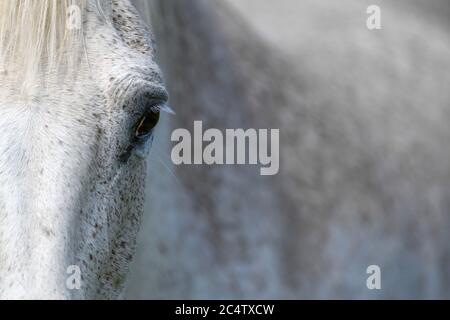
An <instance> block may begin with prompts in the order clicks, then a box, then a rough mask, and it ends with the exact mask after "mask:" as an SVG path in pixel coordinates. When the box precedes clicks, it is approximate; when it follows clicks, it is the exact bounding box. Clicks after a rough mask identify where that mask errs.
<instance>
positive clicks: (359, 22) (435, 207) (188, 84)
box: [127, 0, 450, 299]
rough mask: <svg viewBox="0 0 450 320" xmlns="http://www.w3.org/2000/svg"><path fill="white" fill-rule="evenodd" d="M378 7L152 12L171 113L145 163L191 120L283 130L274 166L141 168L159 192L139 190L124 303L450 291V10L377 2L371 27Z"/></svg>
mask: <svg viewBox="0 0 450 320" xmlns="http://www.w3.org/2000/svg"><path fill="white" fill-rule="evenodd" d="M372 4H373V2H370V1H359V0H358V1H354V0H346V1H338V2H337V1H332V0H329V1H328V0H321V1H313V0H302V1H295V0H280V1H277V2H276V3H274V2H273V1H261V0H246V1H237V0H229V1H206V0H192V1H177V0H152V1H150V13H151V21H152V23H151V25H152V27H153V30H154V33H155V38H156V43H157V44H158V57H159V61H160V65H161V68H162V70H163V73H164V75H165V79H166V85H167V87H168V89H169V92H170V93H171V105H172V106H173V107H174V109H175V110H176V113H177V115H176V116H175V117H169V118H167V119H166V120H165V121H164V125H163V126H161V127H160V129H161V134H160V137H161V138H162V139H161V140H159V142H158V145H157V148H155V150H158V151H159V152H155V153H152V154H151V155H150V157H151V159H153V163H156V162H158V163H159V161H158V160H159V159H161V160H162V161H164V162H165V163H167V160H166V159H170V143H168V142H167V141H170V133H171V132H172V131H173V130H174V129H177V128H191V129H192V127H193V122H194V121H198V120H203V125H204V128H218V129H226V128H244V129H246V128H279V129H280V135H281V137H280V152H281V154H280V173H279V174H278V175H276V176H274V177H260V176H259V174H258V172H257V170H256V169H255V168H252V167H239V166H230V167H220V166H210V167H209V166H172V165H170V164H169V166H170V167H169V169H170V170H171V171H173V174H167V175H166V174H165V175H160V174H159V172H163V171H165V168H164V166H163V165H162V164H158V165H157V166H158V168H159V169H157V170H155V171H154V172H152V169H151V168H150V172H149V182H150V181H152V182H154V183H157V185H158V186H160V187H161V188H162V190H163V192H156V191H155V192H150V193H149V196H148V202H147V205H146V207H147V209H146V213H147V214H146V216H145V218H144V221H143V228H142V229H143V232H142V233H141V236H140V246H139V247H138V255H137V259H136V263H135V266H134V267H133V270H134V271H133V273H132V274H131V279H130V282H129V284H128V288H127V295H128V297H131V298H156V299H167V298H178V299H186V298H192V299H197V298H200V299H210V298H211V299H214V298H217V299H239V298H244V299H248V298H250V299H251V298H253V299H254V298H257V299H280V298H286V299H301V298H306V299H311V298H319V299H326V298H340V299H341V298H353V299H360V298H366V299H376V298H403V299H404V298H444V297H449V296H450V281H449V278H448V272H447V270H448V268H449V267H450V265H449V261H450V247H449V245H448V230H449V227H450V219H449V201H450V194H449V181H450V179H449V178H450V176H449V174H450V170H449V168H450V167H449V164H448V159H449V156H450V154H449V151H448V148H446V147H445V145H446V143H447V142H446V141H448V139H449V137H450V129H449V127H448V123H449V120H450V119H449V116H450V114H449V111H448V110H449V109H448V107H449V106H448V102H449V101H450V96H449V91H448V89H447V87H448V84H449V82H450V63H449V59H448V56H449V53H450V42H449V33H448V32H449V31H448V30H449V28H448V13H449V12H450V8H449V3H448V2H447V1H442V0H433V1H430V2H429V3H427V6H426V7H424V6H423V4H422V3H421V2H420V1H377V4H378V5H379V7H380V9H381V30H377V31H371V30H369V29H368V28H367V26H366V22H367V19H368V18H369V16H368V15H367V8H368V7H369V6H370V5H372ZM169 163H170V161H169ZM174 177H176V179H175V178H174ZM373 265H376V266H379V267H380V270H381V290H376V289H375V290H369V288H368V287H367V280H368V278H369V276H370V274H368V273H367V271H368V270H370V268H369V267H370V266H373Z"/></svg>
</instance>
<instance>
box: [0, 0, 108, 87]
mask: <svg viewBox="0 0 450 320" xmlns="http://www.w3.org/2000/svg"><path fill="white" fill-rule="evenodd" d="M106 3H108V1H106V2H104V1H103V2H102V1H99V0H39V1H34V0H2V1H0V72H3V73H9V71H13V72H14V74H17V75H18V76H19V77H20V80H25V81H26V82H32V81H34V79H35V76H36V75H37V74H38V73H39V72H42V71H44V72H46V73H47V74H48V73H49V72H51V71H52V70H54V69H55V68H58V67H59V66H61V65H64V66H70V65H71V64H72V62H74V61H76V59H77V58H78V57H79V53H80V52H82V50H80V49H82V48H83V43H84V41H83V34H84V30H83V23H80V24H79V27H78V26H77V27H76V28H71V27H70V26H69V23H68V21H69V19H70V18H71V17H73V15H72V14H73V12H74V8H76V9H77V10H79V11H78V12H79V13H81V16H80V18H81V19H82V16H83V13H84V12H85V11H86V10H88V9H89V10H91V11H96V12H98V13H99V14H103V9H102V8H104V5H105V4H106Z"/></svg>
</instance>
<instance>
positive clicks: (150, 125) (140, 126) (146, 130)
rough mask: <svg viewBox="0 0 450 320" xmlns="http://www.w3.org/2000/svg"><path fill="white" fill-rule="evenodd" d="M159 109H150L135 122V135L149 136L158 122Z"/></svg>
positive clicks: (140, 136)
mask: <svg viewBox="0 0 450 320" xmlns="http://www.w3.org/2000/svg"><path fill="white" fill-rule="evenodd" d="M159 117H160V114H159V111H150V112H149V113H147V114H146V115H145V116H143V117H142V118H141V119H139V121H138V122H137V124H136V131H135V137H136V138H138V139H143V138H146V137H147V136H149V135H150V134H151V133H152V131H153V129H154V128H155V127H156V125H157V124H158V122H159Z"/></svg>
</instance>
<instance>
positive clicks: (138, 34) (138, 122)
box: [0, 0, 168, 299]
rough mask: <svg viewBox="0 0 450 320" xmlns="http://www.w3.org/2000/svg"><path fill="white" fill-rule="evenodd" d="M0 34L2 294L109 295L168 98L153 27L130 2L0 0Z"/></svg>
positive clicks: (129, 254)
mask: <svg viewBox="0 0 450 320" xmlns="http://www.w3.org/2000/svg"><path fill="white" fill-rule="evenodd" d="M77 14H78V15H77ZM0 30H1V31H0V39H1V40H0V42H1V43H0V46H1V67H0V70H1V71H0V72H1V75H0V84H1V85H0V96H1V102H0V109H1V111H0V113H1V116H0V118H1V120H0V128H1V130H2V137H1V139H0V140H1V142H0V183H1V185H2V186H1V188H0V298H2V299H113V298H117V297H119V295H120V294H121V292H122V291H123V286H124V283H125V279H126V274H127V273H128V269H129V264H130V261H131V260H132V259H133V255H134V251H135V243H136V241H135V240H136V239H135V238H136V233H137V230H138V227H139V224H140V219H141V215H142V212H143V200H144V177H145V170H146V162H145V160H144V159H145V156H146V154H147V153H148V151H149V149H150V147H151V143H152V140H153V137H154V128H155V126H157V123H158V121H159V117H160V112H162V110H163V109H165V108H166V107H165V105H166V101H167V98H168V94H167V91H166V89H165V86H164V84H163V81H162V75H161V72H160V70H159V67H158V65H157V64H156V62H155V50H154V41H153V36H152V34H151V31H150V30H149V28H148V27H147V25H146V24H145V23H144V20H143V18H141V17H140V16H139V13H138V12H137V10H136V9H135V7H134V6H133V5H132V4H131V2H130V1H128V0H125V1H116V0H113V1H93V0H88V1H85V0H58V1H53V0H48V1H47V0H43V1H24V0H13V1H1V3H0ZM71 276H72V278H71ZM78 278H79V279H78Z"/></svg>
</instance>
